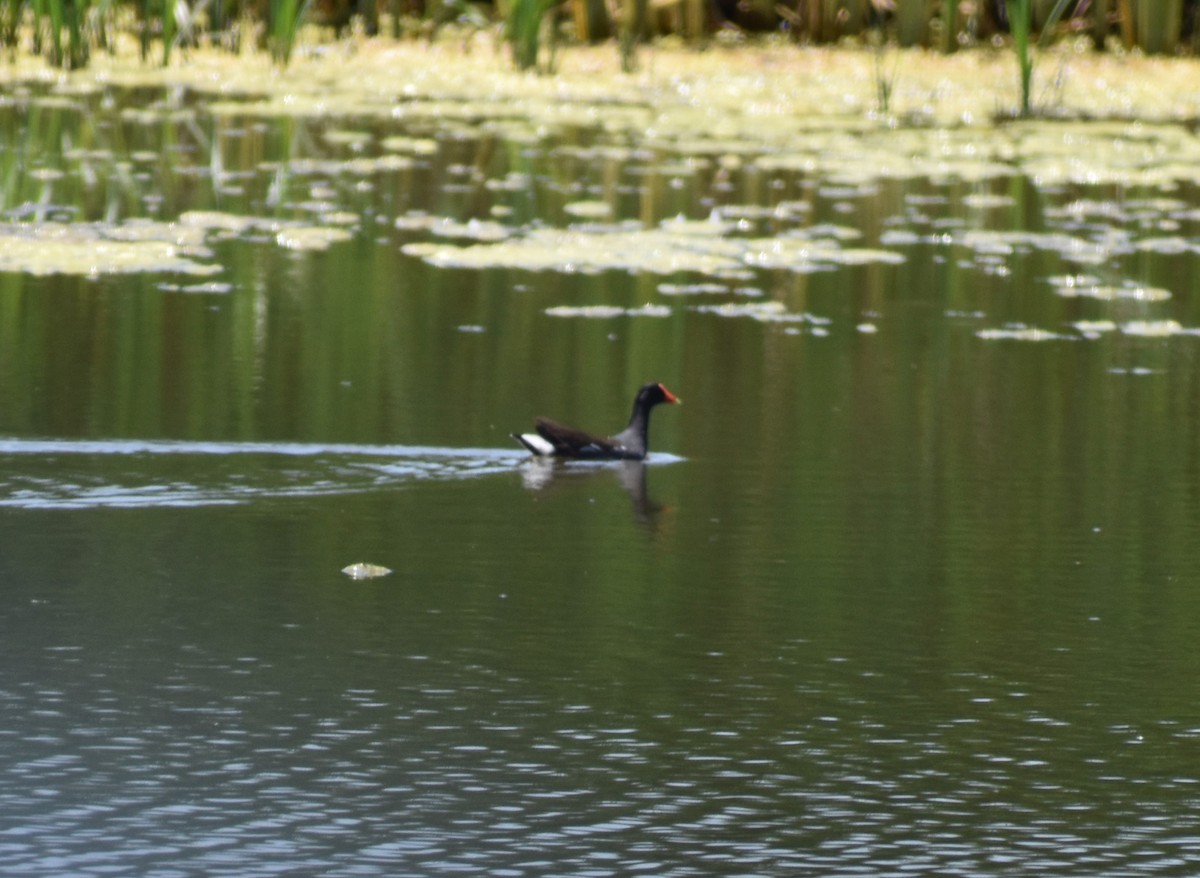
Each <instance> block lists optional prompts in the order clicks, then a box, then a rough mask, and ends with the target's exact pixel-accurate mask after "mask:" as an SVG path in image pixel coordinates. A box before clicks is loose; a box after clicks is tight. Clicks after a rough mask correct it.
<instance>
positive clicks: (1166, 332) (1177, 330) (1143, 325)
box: [1121, 320, 1197, 338]
mask: <svg viewBox="0 0 1200 878" xmlns="http://www.w3.org/2000/svg"><path fill="white" fill-rule="evenodd" d="M1121 333H1122V334H1123V335H1140V336H1143V337H1145V338H1167V337H1169V336H1172V335H1195V334H1197V330H1194V329H1184V328H1183V326H1181V325H1180V324H1179V322H1178V321H1176V320H1130V321H1129V322H1128V323H1122V324H1121Z"/></svg>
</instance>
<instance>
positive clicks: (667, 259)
mask: <svg viewBox="0 0 1200 878" xmlns="http://www.w3.org/2000/svg"><path fill="white" fill-rule="evenodd" d="M730 228H731V226H730V225H729V224H724V223H720V222H711V221H703V222H681V221H677V220H672V221H668V222H665V223H663V224H662V226H660V227H659V228H657V229H637V228H633V229H629V228H626V227H623V226H618V227H615V228H605V227H601V228H572V229H548V228H534V229H531V230H529V231H527V232H525V233H523V234H520V235H514V236H513V237H511V238H509V239H508V240H506V241H501V242H498V243H485V244H475V245H465V246H453V245H448V244H438V243H434V242H414V243H410V244H407V245H405V246H404V248H403V250H404V252H405V253H407V254H408V255H410V256H416V257H419V258H421V259H424V260H425V261H426V262H428V263H430V264H431V265H436V266H439V267H454V268H474V269H482V268H519V269H523V270H526V271H561V272H566V273H595V272H599V271H608V270H621V271H628V272H633V273H640V272H647V273H652V274H673V273H675V272H680V271H690V272H695V273H698V274H706V275H711V276H714V277H724V278H730V279H740V278H744V277H746V276H747V272H748V271H749V270H750V269H780V270H787V271H794V272H811V271H829V270H832V269H833V268H834V267H835V266H837V265H863V264H868V263H885V264H898V263H901V262H903V261H904V256H903V255H902V254H899V253H895V252H892V251H889V250H882V249H872V248H862V247H843V246H842V245H841V243H840V242H839V241H838V240H836V237H827V235H832V234H834V233H832V232H831V231H830V229H828V228H820V227H816V228H813V229H808V230H794V231H792V232H791V233H789V234H787V235H781V236H779V237H775V238H739V237H731V236H727V235H726V234H725V233H726V232H728V231H729V230H730Z"/></svg>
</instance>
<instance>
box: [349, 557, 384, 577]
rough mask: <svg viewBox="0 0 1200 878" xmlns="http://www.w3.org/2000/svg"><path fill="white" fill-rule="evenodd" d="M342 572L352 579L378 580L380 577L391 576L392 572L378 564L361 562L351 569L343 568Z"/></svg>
mask: <svg viewBox="0 0 1200 878" xmlns="http://www.w3.org/2000/svg"><path fill="white" fill-rule="evenodd" d="M342 572H343V573H345V574H346V575H347V576H349V577H350V578H351V579H377V578H379V577H380V576H389V575H391V572H392V571H391V570H390V569H389V568H387V567H381V566H380V565H378V564H364V563H363V562H361V561H360V562H358V563H357V564H351V565H350V566H349V567H343V568H342Z"/></svg>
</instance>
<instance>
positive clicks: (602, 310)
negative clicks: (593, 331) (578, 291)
mask: <svg viewBox="0 0 1200 878" xmlns="http://www.w3.org/2000/svg"><path fill="white" fill-rule="evenodd" d="M546 313H547V314H549V315H550V316H551V317H589V318H593V319H601V320H605V319H611V318H613V317H670V316H671V309H670V308H668V307H667V306H665V305H649V304H647V305H642V306H641V307H639V308H620V307H617V306H615V305H556V306H554V307H553V308H547V309H546Z"/></svg>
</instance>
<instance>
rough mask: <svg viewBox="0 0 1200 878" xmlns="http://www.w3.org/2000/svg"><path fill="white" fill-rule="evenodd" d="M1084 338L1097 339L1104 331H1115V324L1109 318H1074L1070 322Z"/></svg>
mask: <svg viewBox="0 0 1200 878" xmlns="http://www.w3.org/2000/svg"><path fill="white" fill-rule="evenodd" d="M1071 325H1072V326H1073V327H1075V331H1076V332H1078V333H1079V334H1080V335H1082V336H1083V337H1084V338H1086V339H1097V338H1099V337H1100V336H1101V335H1103V334H1104V333H1106V332H1115V331H1116V329H1117V324H1116V323H1114V322H1113V321H1111V320H1076V321H1075V322H1074V323H1072V324H1071Z"/></svg>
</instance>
